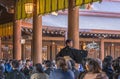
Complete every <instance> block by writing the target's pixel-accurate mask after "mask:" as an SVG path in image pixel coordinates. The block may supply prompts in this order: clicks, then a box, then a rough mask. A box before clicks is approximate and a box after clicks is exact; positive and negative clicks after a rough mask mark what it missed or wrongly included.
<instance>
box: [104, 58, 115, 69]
mask: <svg viewBox="0 0 120 79" xmlns="http://www.w3.org/2000/svg"><path fill="white" fill-rule="evenodd" d="M112 61H113V58H112V56H106V57H105V58H104V60H103V68H107V67H111V65H112Z"/></svg>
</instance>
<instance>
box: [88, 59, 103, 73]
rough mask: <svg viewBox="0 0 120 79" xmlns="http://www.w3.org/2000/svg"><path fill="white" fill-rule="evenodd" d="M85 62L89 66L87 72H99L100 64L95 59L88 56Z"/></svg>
mask: <svg viewBox="0 0 120 79" xmlns="http://www.w3.org/2000/svg"><path fill="white" fill-rule="evenodd" d="M86 63H87V65H88V67H89V72H93V73H100V72H101V71H102V69H101V67H100V65H99V64H98V62H97V61H96V60H95V59H92V58H89V59H88V60H87V61H86Z"/></svg>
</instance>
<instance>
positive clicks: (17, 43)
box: [13, 0, 21, 60]
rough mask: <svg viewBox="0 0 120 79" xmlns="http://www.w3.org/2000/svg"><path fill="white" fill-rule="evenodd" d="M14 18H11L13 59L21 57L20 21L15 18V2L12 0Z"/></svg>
mask: <svg viewBox="0 0 120 79" xmlns="http://www.w3.org/2000/svg"><path fill="white" fill-rule="evenodd" d="M14 6H15V7H14V18H13V59H16V60H20V59H21V21H20V20H16V14H17V13H16V12H17V8H16V6H17V4H16V0H15V1H14Z"/></svg>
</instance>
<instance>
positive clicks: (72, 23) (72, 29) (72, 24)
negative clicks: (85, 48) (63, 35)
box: [68, 0, 79, 49]
mask: <svg viewBox="0 0 120 79" xmlns="http://www.w3.org/2000/svg"><path fill="white" fill-rule="evenodd" d="M68 38H69V39H72V40H73V47H74V48H76V49H79V7H75V0H69V5H68Z"/></svg>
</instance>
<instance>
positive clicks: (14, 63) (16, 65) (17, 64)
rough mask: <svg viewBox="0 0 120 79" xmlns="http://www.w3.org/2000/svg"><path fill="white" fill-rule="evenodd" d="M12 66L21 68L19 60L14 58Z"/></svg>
mask: <svg viewBox="0 0 120 79" xmlns="http://www.w3.org/2000/svg"><path fill="white" fill-rule="evenodd" d="M12 67H13V69H17V68H19V62H18V61H17V60H13V61H12Z"/></svg>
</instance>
